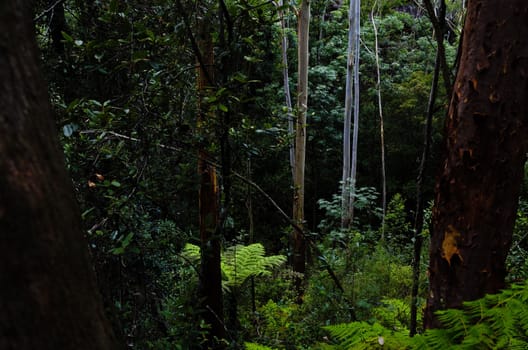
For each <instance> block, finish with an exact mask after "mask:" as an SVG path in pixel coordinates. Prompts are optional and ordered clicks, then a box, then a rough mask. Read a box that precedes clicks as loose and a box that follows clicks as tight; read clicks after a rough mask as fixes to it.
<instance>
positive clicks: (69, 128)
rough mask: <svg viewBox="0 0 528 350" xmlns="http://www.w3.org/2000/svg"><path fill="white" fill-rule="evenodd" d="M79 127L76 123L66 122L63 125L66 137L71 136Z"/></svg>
mask: <svg viewBox="0 0 528 350" xmlns="http://www.w3.org/2000/svg"><path fill="white" fill-rule="evenodd" d="M78 128H79V127H78V126H77V125H76V124H66V125H64V126H63V127H62V133H63V134H64V136H66V137H71V136H72V135H73V133H74V132H75V131H76V130H77V129H78Z"/></svg>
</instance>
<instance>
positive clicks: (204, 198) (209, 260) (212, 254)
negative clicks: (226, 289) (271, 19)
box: [197, 20, 226, 349]
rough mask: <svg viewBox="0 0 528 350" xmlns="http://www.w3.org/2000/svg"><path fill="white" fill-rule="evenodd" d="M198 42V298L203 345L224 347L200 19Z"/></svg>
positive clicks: (209, 60)
mask: <svg viewBox="0 0 528 350" xmlns="http://www.w3.org/2000/svg"><path fill="white" fill-rule="evenodd" d="M201 26H202V27H201V28H200V37H199V42H198V47H199V52H197V56H199V57H197V58H199V59H198V63H197V64H198V67H199V69H198V131H199V133H200V135H201V136H202V137H203V139H204V141H203V143H202V144H201V145H200V150H199V154H198V174H199V176H200V190H199V199H200V202H199V214H200V220H199V221H200V241H201V252H202V256H201V265H200V266H201V268H200V297H201V300H202V307H203V308H204V311H205V314H204V318H205V322H206V323H207V324H209V325H210V326H211V328H210V329H209V331H208V333H209V334H208V341H207V342H206V343H205V344H204V347H205V348H214V349H220V348H223V346H222V343H221V342H219V341H218V340H221V339H223V338H225V337H226V332H225V326H224V307H223V300H222V272H221V268H220V261H221V260H220V259H221V253H220V252H221V245H220V235H219V230H218V228H219V227H218V226H219V225H218V221H219V188H218V181H217V174H216V168H215V167H214V166H213V165H211V164H210V162H208V160H209V159H210V156H209V154H208V152H207V148H208V143H209V140H210V137H211V136H210V135H209V132H208V127H207V125H208V123H210V121H209V119H211V118H213V117H214V116H212V115H211V113H210V112H208V111H207V107H206V106H204V105H203V102H202V101H203V98H204V97H205V96H206V95H207V94H208V89H210V88H211V87H212V86H211V85H212V83H213V79H214V69H213V65H214V55H213V41H212V37H211V35H210V32H209V26H208V25H207V23H205V20H202V23H201Z"/></svg>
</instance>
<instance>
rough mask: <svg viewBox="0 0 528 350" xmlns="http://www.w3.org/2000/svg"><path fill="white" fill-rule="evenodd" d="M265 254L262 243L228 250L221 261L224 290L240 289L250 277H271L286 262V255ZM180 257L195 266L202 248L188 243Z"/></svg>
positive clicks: (237, 246) (233, 247)
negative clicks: (274, 270)
mask: <svg viewBox="0 0 528 350" xmlns="http://www.w3.org/2000/svg"><path fill="white" fill-rule="evenodd" d="M265 254H266V251H265V249H264V246H263V245H262V244H260V243H255V244H250V245H247V246H244V245H236V246H232V247H229V248H227V249H226V250H225V251H224V252H223V254H222V261H221V268H222V278H223V280H224V281H223V285H222V287H223V288H224V290H225V291H229V290H230V289H231V288H238V287H240V286H241V285H242V284H243V283H244V282H245V281H246V280H247V279H248V278H250V277H256V276H264V275H269V274H271V270H272V269H274V268H276V267H278V266H280V265H282V264H284V263H285V262H286V257H285V256H284V255H271V256H265ZM180 255H181V256H182V258H184V259H185V260H186V261H188V262H190V263H191V264H193V265H196V266H197V265H198V264H199V263H200V247H199V246H197V245H194V244H190V243H187V244H186V245H185V247H184V248H183V250H182V252H181V254H180Z"/></svg>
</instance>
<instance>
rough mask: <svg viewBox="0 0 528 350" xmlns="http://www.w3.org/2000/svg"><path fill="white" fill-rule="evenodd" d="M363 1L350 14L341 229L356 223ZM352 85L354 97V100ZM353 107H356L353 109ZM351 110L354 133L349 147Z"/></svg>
mask: <svg viewBox="0 0 528 350" xmlns="http://www.w3.org/2000/svg"><path fill="white" fill-rule="evenodd" d="M360 9H361V1H360V0H351V1H350V7H349V10H348V21H349V30H348V57H347V78H346V88H345V89H346V93H345V118H344V129H343V178H342V186H343V188H342V218H341V226H342V227H343V228H348V227H350V226H351V225H352V223H353V221H354V197H355V188H356V171H357V144H358V134H359V39H360V18H359V16H360ZM352 84H353V92H354V97H353V100H352ZM352 106H353V107H352ZM352 110H353V111H354V129H353V135H352V144H350V129H351V119H352Z"/></svg>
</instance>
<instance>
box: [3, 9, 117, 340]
mask: <svg viewBox="0 0 528 350" xmlns="http://www.w3.org/2000/svg"><path fill="white" fill-rule="evenodd" d="M31 5H32V2H31V1H23V0H16V1H3V2H2V4H1V5H0V28H1V30H2V33H4V34H3V35H2V36H1V37H0V50H1V51H2V56H1V58H0V193H1V194H2V195H1V197H0V284H1V285H2V287H1V288H0V300H1V305H2V306H1V308H2V313H1V314H0V333H1V334H2V336H1V337H0V348H2V349H21V350H25V349H116V348H117V347H116V341H115V339H114V335H113V332H112V329H111V327H110V323H109V322H108V321H107V319H106V317H105V314H104V309H103V303H102V301H101V298H100V295H99V293H98V289H97V285H96V280H95V276H94V271H93V268H92V266H91V261H90V256H89V253H88V246H87V244H86V242H85V240H84V237H83V232H82V230H81V220H80V217H81V215H80V211H79V207H78V205H77V202H76V200H75V197H74V189H73V186H72V183H71V180H70V179H69V176H68V174H67V171H66V167H65V163H64V157H63V155H62V152H61V151H60V148H59V144H58V141H57V132H56V129H55V125H54V119H53V116H52V112H51V107H50V103H49V97H48V94H47V86H46V84H45V82H44V79H43V77H42V74H41V72H40V71H39V62H38V55H39V54H38V48H37V44H36V40H35V34H34V33H35V32H34V30H35V28H34V25H33V20H32V6H31Z"/></svg>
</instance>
